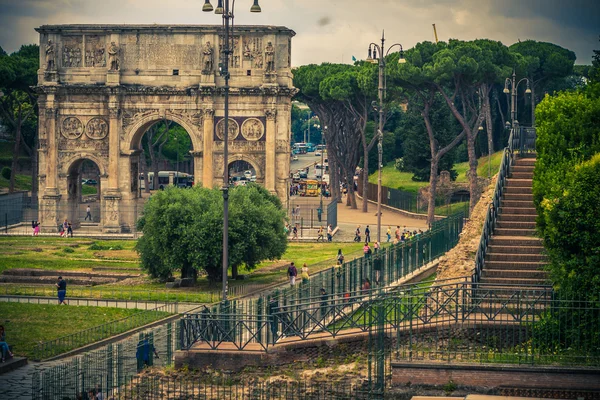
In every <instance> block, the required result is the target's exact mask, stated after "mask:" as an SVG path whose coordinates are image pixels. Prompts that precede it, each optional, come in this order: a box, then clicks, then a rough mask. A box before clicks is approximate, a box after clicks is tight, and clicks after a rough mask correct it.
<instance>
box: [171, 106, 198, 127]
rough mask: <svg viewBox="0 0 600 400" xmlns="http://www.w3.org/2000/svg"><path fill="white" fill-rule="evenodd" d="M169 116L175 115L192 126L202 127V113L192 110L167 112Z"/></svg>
mask: <svg viewBox="0 0 600 400" xmlns="http://www.w3.org/2000/svg"><path fill="white" fill-rule="evenodd" d="M169 114H171V115H176V116H178V117H179V118H181V119H184V120H186V121H188V122H189V123H190V124H192V125H196V126H198V127H201V126H202V121H203V119H202V112H200V111H194V110H169Z"/></svg>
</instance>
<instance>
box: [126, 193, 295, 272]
mask: <svg viewBox="0 0 600 400" xmlns="http://www.w3.org/2000/svg"><path fill="white" fill-rule="evenodd" d="M229 211H230V216H229V218H230V225H229V246H230V248H229V266H230V267H231V268H232V274H233V276H234V278H235V277H236V276H237V270H238V267H240V266H241V265H246V266H247V267H248V268H249V269H252V268H254V267H255V266H256V265H257V264H258V263H259V262H261V261H263V260H266V259H276V258H279V257H281V255H283V253H284V252H285V249H286V246H287V238H286V235H285V233H284V225H283V224H284V220H285V215H286V214H285V211H284V210H283V208H282V206H281V202H280V201H279V199H278V198H277V197H276V196H273V195H271V194H270V193H269V192H268V191H267V190H266V189H264V188H263V187H261V186H258V185H248V186H240V187H235V188H231V190H230V208H229ZM138 227H139V229H140V230H141V231H142V232H143V233H144V235H143V236H142V237H141V238H140V239H139V240H138V243H137V244H136V250H137V251H138V253H139V254H140V259H141V261H142V267H143V268H144V269H145V270H147V271H148V273H149V274H150V275H151V276H152V277H155V278H159V279H166V278H168V277H170V276H172V275H173V274H174V273H175V272H176V271H180V273H181V276H182V277H183V278H193V279H196V277H197V276H198V272H199V271H201V270H203V271H205V272H206V273H207V274H208V277H209V279H211V280H219V279H220V276H221V266H222V252H223V247H222V239H223V234H222V227H223V198H222V196H221V192H220V191H219V190H217V189H208V188H202V187H199V186H196V187H194V188H192V189H179V188H175V187H168V188H167V189H166V190H164V191H159V192H157V193H156V194H154V195H153V196H152V198H151V199H150V200H149V201H148V202H147V203H146V205H145V208H144V215H143V217H142V218H140V220H139V221H138Z"/></svg>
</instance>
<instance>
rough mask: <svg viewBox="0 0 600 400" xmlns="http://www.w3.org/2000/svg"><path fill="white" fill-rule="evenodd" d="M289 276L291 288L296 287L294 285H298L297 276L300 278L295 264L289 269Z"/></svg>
mask: <svg viewBox="0 0 600 400" xmlns="http://www.w3.org/2000/svg"><path fill="white" fill-rule="evenodd" d="M287 275H288V278H290V286H291V287H294V285H295V284H296V276H298V270H297V269H296V266H295V265H294V263H293V262H292V263H291V264H290V266H289V267H288V270H287Z"/></svg>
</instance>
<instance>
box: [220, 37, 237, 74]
mask: <svg viewBox="0 0 600 400" xmlns="http://www.w3.org/2000/svg"><path fill="white" fill-rule="evenodd" d="M230 40H231V39H230ZM232 42H233V49H230V50H231V53H230V55H229V68H239V67H240V56H239V54H240V37H239V36H234V37H233V40H232ZM224 43H225V36H219V57H220V59H221V62H222V61H223V58H224V54H225V52H224V51H223V47H224V46H223V44H224Z"/></svg>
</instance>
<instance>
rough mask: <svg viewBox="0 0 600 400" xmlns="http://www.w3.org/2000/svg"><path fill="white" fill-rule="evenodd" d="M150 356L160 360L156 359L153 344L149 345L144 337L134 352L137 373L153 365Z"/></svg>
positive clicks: (156, 354)
mask: <svg viewBox="0 0 600 400" xmlns="http://www.w3.org/2000/svg"><path fill="white" fill-rule="evenodd" d="M152 355H154V356H156V358H160V357H158V353H157V352H156V348H155V347H154V344H152V343H150V341H149V340H148V336H147V335H146V336H145V337H144V339H142V340H140V341H139V342H138V345H137V350H136V351H135V358H136V360H137V369H138V372H139V371H141V370H142V369H144V367H151V366H152V364H154V360H153V359H152Z"/></svg>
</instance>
